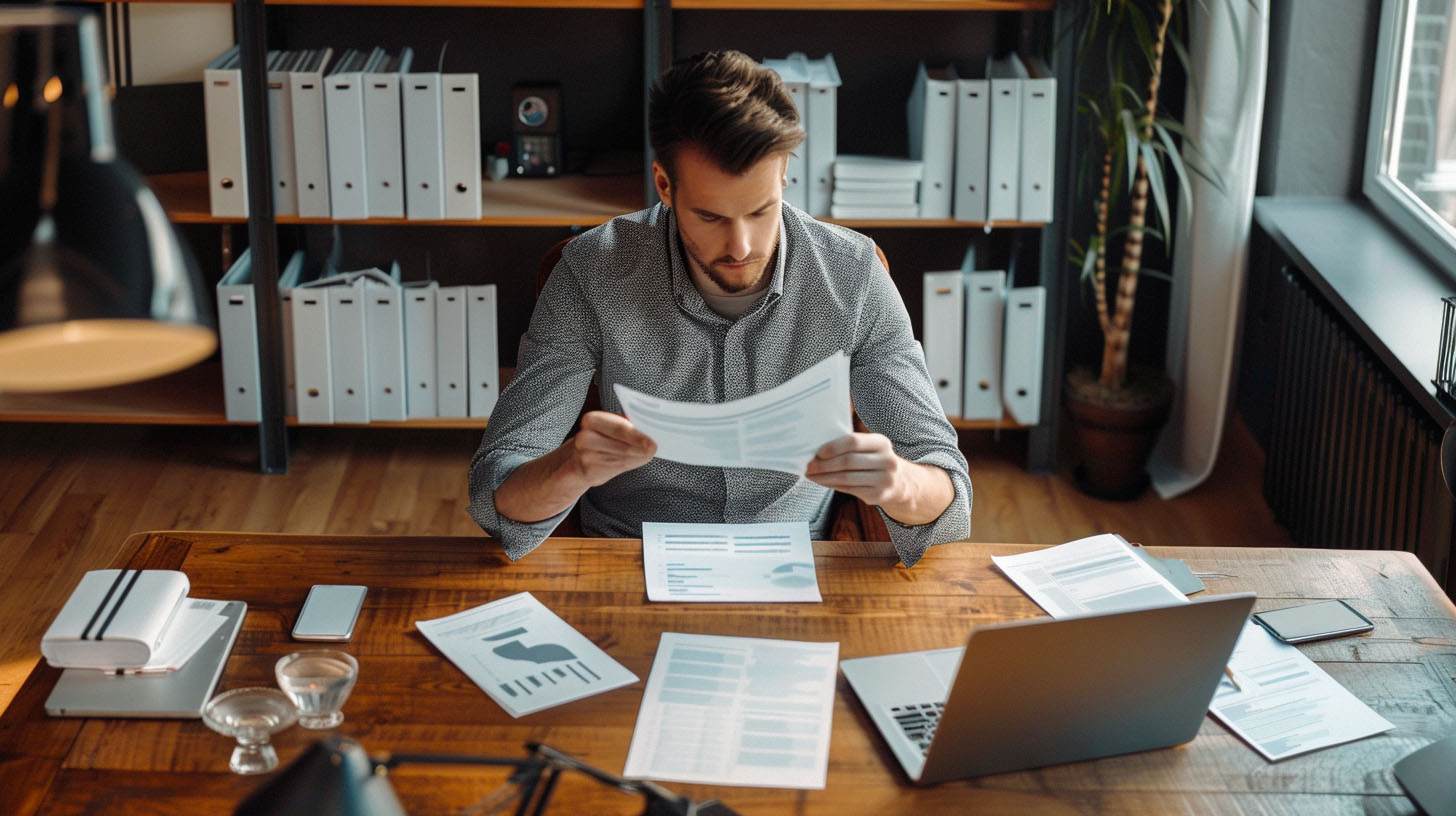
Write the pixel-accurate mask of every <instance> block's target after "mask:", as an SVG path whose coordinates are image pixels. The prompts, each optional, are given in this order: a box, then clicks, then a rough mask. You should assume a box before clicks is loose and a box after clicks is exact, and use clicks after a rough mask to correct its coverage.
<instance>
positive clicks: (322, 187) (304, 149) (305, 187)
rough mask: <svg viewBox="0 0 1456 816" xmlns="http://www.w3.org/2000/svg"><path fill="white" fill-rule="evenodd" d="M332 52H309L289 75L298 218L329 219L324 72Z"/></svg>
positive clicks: (323, 50)
mask: <svg viewBox="0 0 1456 816" xmlns="http://www.w3.org/2000/svg"><path fill="white" fill-rule="evenodd" d="M333 53H334V52H333V49H330V48H324V49H320V50H314V51H308V52H306V53H305V54H304V56H303V57H302V58H301V59H300V60H299V62H298V64H297V65H296V66H294V70H292V71H289V72H288V93H289V103H290V104H291V105H292V106H293V157H294V173H295V174H296V176H297V178H298V183H297V192H298V214H299V215H300V216H301V217H304V218H328V217H329V214H330V212H331V210H330V206H329V142H328V119H327V116H326V114H325V113H324V68H325V66H327V65H328V62H329V58H330V57H331V56H333Z"/></svg>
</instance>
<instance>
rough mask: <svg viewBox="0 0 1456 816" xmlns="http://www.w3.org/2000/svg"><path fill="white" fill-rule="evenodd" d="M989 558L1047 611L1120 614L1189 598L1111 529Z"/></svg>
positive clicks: (1056, 613) (1058, 614)
mask: <svg viewBox="0 0 1456 816" xmlns="http://www.w3.org/2000/svg"><path fill="white" fill-rule="evenodd" d="M991 561H992V563H994V564H995V565H996V566H997V567H999V568H1000V569H1001V571H1002V572H1003V573H1005V574H1006V577H1007V578H1010V579H1011V582H1012V583H1014V584H1016V586H1018V587H1020V588H1021V591H1022V592H1025V593H1026V594H1027V595H1029V596H1031V599H1032V600H1033V601H1036V602H1037V604H1038V605H1039V606H1041V608H1042V609H1045V610H1046V612H1047V614H1048V615H1051V616H1052V617H1054V618H1064V617H1067V616H1068V615H1084V614H1089V613H1095V612H1124V611H1127V610H1129V609H1144V608H1146V607H1149V606H1162V605H1164V604H1170V603H1188V598H1187V597H1186V596H1184V595H1183V593H1181V592H1179V591H1178V588H1177V587H1175V586H1173V585H1172V584H1171V583H1169V582H1168V579H1167V578H1164V577H1163V576H1162V575H1161V574H1159V573H1158V571H1157V570H1155V569H1153V568H1152V567H1150V566H1148V563H1147V562H1146V561H1144V560H1143V559H1141V558H1139V557H1138V556H1137V554H1136V553H1134V552H1133V550H1132V547H1131V546H1130V545H1129V544H1128V543H1127V542H1126V541H1124V540H1123V539H1122V537H1121V536H1117V535H1113V534H1111V533H1103V534H1102V535H1095V536H1089V537H1087V538H1079V539H1077V540H1076V541H1069V542H1067V543H1066V544H1059V545H1057V546H1055V547H1050V548H1048V549H1045V550H1036V551H1034V552H1026V553H1020V554H1017V555H993V556H991Z"/></svg>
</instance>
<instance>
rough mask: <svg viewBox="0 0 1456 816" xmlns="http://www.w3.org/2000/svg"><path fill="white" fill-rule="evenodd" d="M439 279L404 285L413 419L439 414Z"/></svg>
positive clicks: (406, 364)
mask: <svg viewBox="0 0 1456 816" xmlns="http://www.w3.org/2000/svg"><path fill="white" fill-rule="evenodd" d="M439 288H440V284H439V283H437V282H435V281H420V282H411V283H407V284H405V286H404V373H405V377H406V378H407V381H408V382H409V391H408V393H407V394H406V395H405V412H406V414H407V415H408V416H409V418H410V419H415V418H416V417H433V416H439V415H440V412H439V405H438V403H437V402H436V397H435V292H436V291H437V290H438V289H439Z"/></svg>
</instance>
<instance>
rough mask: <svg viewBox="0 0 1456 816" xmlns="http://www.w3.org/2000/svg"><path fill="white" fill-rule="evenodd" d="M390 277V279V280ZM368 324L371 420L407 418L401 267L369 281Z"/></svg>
mask: <svg viewBox="0 0 1456 816" xmlns="http://www.w3.org/2000/svg"><path fill="white" fill-rule="evenodd" d="M386 278H387V280H386ZM364 285H365V290H364V325H365V336H366V337H367V338H368V341H369V346H368V349H367V351H366V354H365V356H366V358H367V360H368V365H369V417H370V419H371V421H372V420H393V421H403V420H404V419H405V416H406V414H405V408H404V401H405V391H406V385H405V383H406V380H405V376H404V290H403V289H401V288H400V285H399V264H397V263H396V264H392V265H391V266H390V269H389V274H388V275H387V276H381V277H379V278H375V277H370V278H366V279H365V283H364Z"/></svg>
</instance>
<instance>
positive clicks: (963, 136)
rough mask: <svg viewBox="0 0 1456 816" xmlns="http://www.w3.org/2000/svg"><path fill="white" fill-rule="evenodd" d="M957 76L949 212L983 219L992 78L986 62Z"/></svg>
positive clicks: (963, 218) (957, 216)
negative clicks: (951, 189) (953, 179)
mask: <svg viewBox="0 0 1456 816" xmlns="http://www.w3.org/2000/svg"><path fill="white" fill-rule="evenodd" d="M967 73H975V74H976V76H968V77H965V78H958V79H956V131H955V132H956V149H955V195H954V196H952V199H951V206H952V215H953V216H954V217H955V219H956V220H957V221H977V222H980V221H985V220H986V181H987V173H988V172H989V171H988V167H987V156H988V155H989V154H990V145H989V142H990V138H991V82H990V80H988V79H986V76H985V74H986V69H985V63H984V62H982V63H979V64H978V65H977V66H975V67H974V68H972V69H971V70H970V71H967Z"/></svg>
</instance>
